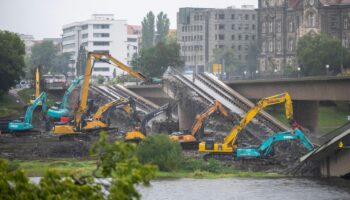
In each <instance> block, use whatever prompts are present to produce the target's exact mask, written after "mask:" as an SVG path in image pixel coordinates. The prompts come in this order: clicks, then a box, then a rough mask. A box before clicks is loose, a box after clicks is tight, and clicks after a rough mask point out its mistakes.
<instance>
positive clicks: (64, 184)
mask: <svg viewBox="0 0 350 200" xmlns="http://www.w3.org/2000/svg"><path fill="white" fill-rule="evenodd" d="M135 153H136V148H135V145H133V144H129V143H124V142H113V143H108V142H107V135H106V134H104V133H103V134H101V136H100V139H99V141H98V142H97V143H96V144H95V145H94V146H93V147H92V149H91V154H92V156H97V158H98V160H97V167H96V169H95V170H94V171H93V173H92V174H91V175H87V176H82V177H77V176H76V175H74V174H69V173H64V174H62V173H58V172H55V171H47V172H46V173H45V175H44V177H42V179H41V180H40V183H39V184H37V185H36V184H33V183H31V182H30V181H29V179H28V177H26V176H25V174H24V172H23V171H22V170H20V169H18V168H17V167H16V166H14V165H11V164H9V163H8V162H7V161H5V160H0V191H1V192H0V199H20V200H21V199H23V200H24V199H91V200H93V199H101V200H102V199H123V200H124V199H125V200H129V199H130V200H131V199H140V194H139V193H138V192H137V190H136V188H135V185H138V184H141V183H142V184H144V185H148V184H149V182H150V180H151V179H152V178H153V177H154V176H155V171H156V167H155V166H152V165H142V164H140V162H139V161H138V159H137V157H136V155H135ZM96 178H104V179H106V178H111V181H110V183H109V184H106V182H104V181H103V182H104V183H103V182H102V181H99V180H97V179H96ZM102 188H103V189H104V190H105V191H108V193H107V194H106V193H104V192H103V190H102Z"/></svg>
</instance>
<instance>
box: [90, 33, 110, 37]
mask: <svg viewBox="0 0 350 200" xmlns="http://www.w3.org/2000/svg"><path fill="white" fill-rule="evenodd" d="M94 37H96V38H99V37H109V33H94Z"/></svg>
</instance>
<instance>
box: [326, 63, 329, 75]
mask: <svg viewBox="0 0 350 200" xmlns="http://www.w3.org/2000/svg"><path fill="white" fill-rule="evenodd" d="M328 72H329V65H326V75H327V76H328Z"/></svg>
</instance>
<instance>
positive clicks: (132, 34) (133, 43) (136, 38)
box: [127, 25, 142, 65]
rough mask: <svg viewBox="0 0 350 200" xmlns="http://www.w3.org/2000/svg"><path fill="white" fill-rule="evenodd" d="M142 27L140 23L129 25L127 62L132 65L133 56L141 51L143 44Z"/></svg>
mask: <svg viewBox="0 0 350 200" xmlns="http://www.w3.org/2000/svg"><path fill="white" fill-rule="evenodd" d="M141 36H142V27H141V26H139V25H128V35H127V64H128V65H130V64H131V61H132V58H133V56H134V55H135V54H136V56H137V55H138V53H139V50H140V45H141Z"/></svg>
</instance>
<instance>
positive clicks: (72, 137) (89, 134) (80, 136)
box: [59, 127, 121, 141]
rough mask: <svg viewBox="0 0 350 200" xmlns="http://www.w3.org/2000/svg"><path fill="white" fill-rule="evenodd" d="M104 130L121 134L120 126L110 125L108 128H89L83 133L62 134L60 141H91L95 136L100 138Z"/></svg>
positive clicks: (109, 133) (113, 133)
mask: <svg viewBox="0 0 350 200" xmlns="http://www.w3.org/2000/svg"><path fill="white" fill-rule="evenodd" d="M102 131H103V132H106V133H107V135H116V136H117V135H121V134H120V133H119V129H118V128H116V127H108V128H103V129H93V130H88V131H85V132H82V133H74V134H65V135H60V136H59V140H60V141H76V140H83V141H91V140H93V139H94V138H98V137H99V136H100V133H101V132H102Z"/></svg>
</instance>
